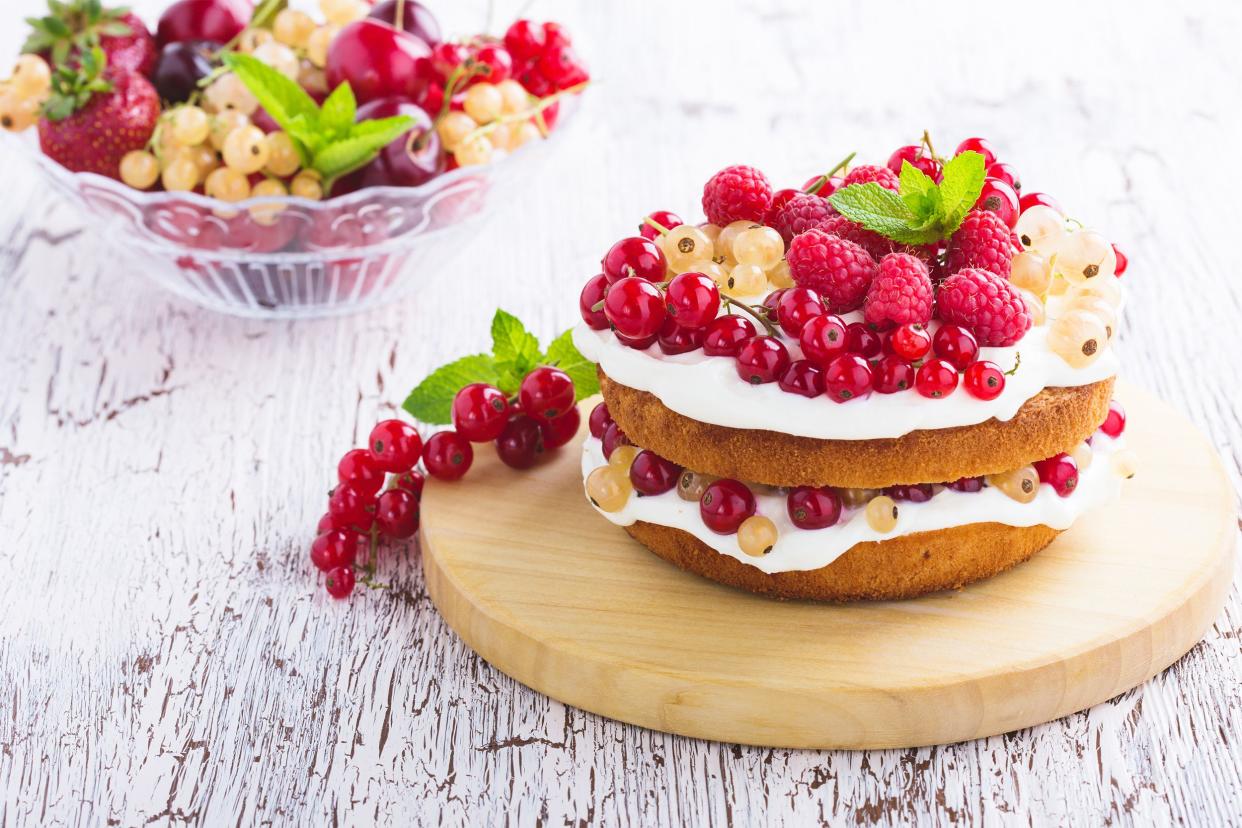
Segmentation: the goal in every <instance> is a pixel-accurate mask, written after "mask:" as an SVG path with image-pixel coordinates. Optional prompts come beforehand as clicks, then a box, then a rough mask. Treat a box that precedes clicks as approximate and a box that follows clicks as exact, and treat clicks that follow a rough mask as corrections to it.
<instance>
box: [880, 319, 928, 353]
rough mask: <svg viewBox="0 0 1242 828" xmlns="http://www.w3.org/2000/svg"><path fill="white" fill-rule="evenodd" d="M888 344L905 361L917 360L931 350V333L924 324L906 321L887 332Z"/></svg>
mask: <svg viewBox="0 0 1242 828" xmlns="http://www.w3.org/2000/svg"><path fill="white" fill-rule="evenodd" d="M888 346H889V348H891V349H892V352H893V353H894V354H896V355H897V356H899V357H901V358H902V359H904V360H905V361H906V362H917V361H918V360H920V359H922V358H923V357H925V356H927V354H928V352H929V351H931V347H932V335H931V333H929V332H928V330H927V326H926V325H920V324H919V323H917V322H907V323H905V324H904V325H898V326H897V328H896V329H895V330H894V331H893V332H892V333H891V334H889V336H888Z"/></svg>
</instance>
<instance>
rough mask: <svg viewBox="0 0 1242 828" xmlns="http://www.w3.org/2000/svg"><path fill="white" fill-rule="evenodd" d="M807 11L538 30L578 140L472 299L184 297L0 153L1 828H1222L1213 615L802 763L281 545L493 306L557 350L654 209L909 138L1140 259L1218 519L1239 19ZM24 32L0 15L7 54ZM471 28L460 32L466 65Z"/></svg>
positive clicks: (1230, 318) (1146, 307)
mask: <svg viewBox="0 0 1242 828" xmlns="http://www.w3.org/2000/svg"><path fill="white" fill-rule="evenodd" d="M151 5H152V4H150V3H147V4H139V7H140V8H144V9H149V8H151ZM438 5H440V6H447V5H454V4H447V3H440V4H438ZM829 5H830V4H817V3H810V2H807V3H794V2H779V3H765V4H751V3H743V2H695V3H675V4H674V3H655V2H644V3H637V2H636V3H626V4H620V3H612V4H602V3H600V4H595V3H592V4H585V3H582V4H568V3H562V4H556V3H551V2H546V0H545V2H540V3H535V4H533V6H532V8H531V10H530V11H531V13H533V14H535V15H539V16H546V17H556V18H559V19H563V20H564V21H565V22H566V23H568V24H569V25H570V26H571V27H572V29H573V30H574V31H576V32H580V33H581V41H582V43H583V48H584V51H586V52H587V53H588V54H589V56H590V59H591V62H592V65H593V68H594V69H595V73H596V76H597V78H598V79H599V80H600V83H599V85H598V87H597V88H596V89H595V90H594V91H593V93H592V97H593V99H594V105H593V107H592V109H591V111H590V112H589V116H590V118H591V119H592V120H591V123H589V124H588V123H583V124H580V126H581V127H582V128H581V129H578V130H577V131H576V134H575V135H574V136H573V137H572V139H571V140H570V141H569V144H568V145H567V148H566V152H565V153H564V157H563V159H560V160H559V161H558V162H557V164H556V167H555V169H552V170H549V173H548V175H547V176H546V178H545V180H544V181H543V182H542V183H541V185H540V186H539V187H538V188H537V189H534V190H532V192H531V193H530V197H529V199H528V200H527V201H526V202H525V203H524V204H523V205H522V208H523V209H520V210H514V209H510V210H507V211H505V212H504V213H503V215H499V216H497V217H496V218H495V219H494V220H492V221H490V222H488V223H487V224H486V226H484V227H483V228H481V229H480V231H479V235H478V239H477V243H476V244H474V245H473V246H472V247H471V249H470V250H469V251H468V252H467V254H466V259H465V261H464V262H462V264H461V265H460V266H459V267H457V268H455V269H454V270H453V271H452V272H441V273H427V274H421V275H420V277H419V278H421V279H425V285H424V286H423V287H421V288H420V289H419V292H418V293H416V294H415V295H414V296H412V297H411V298H410V299H408V300H407V301H404V302H402V303H399V304H396V305H394V306H392V307H388V308H383V309H380V310H377V311H375V312H373V313H369V314H366V315H363V316H358V317H353V318H348V319H343V320H329V321H316V322H306V323H297V324H284V323H281V324H263V323H258V322H248V321H240V320H236V319H231V318H227V317H222V316H218V315H214V314H211V313H208V312H204V311H202V310H199V309H197V308H196V307H194V306H191V305H189V304H186V303H184V302H182V301H180V300H177V299H173V298H170V297H169V296H167V295H165V294H163V293H161V292H160V291H159V290H157V289H156V288H153V287H151V286H150V285H149V284H148V283H147V282H146V281H145V280H144V279H143V278H142V276H141V274H139V273H135V272H130V271H128V270H127V269H125V268H123V267H118V266H117V265H115V264H114V263H113V262H110V261H109V259H108V258H107V257H106V256H105V255H104V254H103V252H102V251H103V248H102V246H101V244H100V240H99V239H98V238H97V237H95V236H94V235H93V234H92V233H91V232H90V228H89V221H88V220H86V219H84V218H83V217H82V216H80V215H78V214H76V213H75V212H74V211H73V210H72V209H71V208H70V207H69V206H68V205H67V204H66V203H64V202H62V201H60V200H58V199H56V198H54V197H52V196H50V195H49V194H48V193H47V192H46V187H44V186H43V185H41V184H40V182H38V181H36V180H34V178H33V177H32V175H31V174H30V173H29V171H27V170H24V169H20V168H18V167H17V166H16V165H15V164H14V163H13V159H11V158H5V159H4V161H6V162H8V163H3V164H0V170H2V171H3V176H4V193H5V194H4V196H3V198H2V199H0V824H2V825H9V824H12V825H35V824H40V825H57V824H83V825H99V824H104V823H108V824H118V825H138V824H143V823H148V824H180V823H184V822H189V823H208V824H226V823H227V824H240V825H250V824H256V823H280V824H324V823H328V822H331V823H332V824H338V823H344V824H366V823H370V822H373V821H381V822H390V821H391V822H402V823H413V822H417V823H435V822H437V821H443V822H444V823H447V824H458V823H462V822H466V821H469V822H471V823H473V824H495V823H499V822H502V821H503V822H511V823H515V824H530V823H533V822H542V823H547V824H560V823H566V824H568V823H570V822H575V823H579V822H581V823H596V822H598V823H604V824H626V823H642V824H656V823H693V824H709V825H716V824H726V823H730V822H737V823H739V824H755V823H783V822H791V823H792V822H798V823H805V822H814V821H820V822H824V823H834V824H839V823H845V822H870V821H873V820H883V821H892V822H902V823H909V822H927V823H931V822H939V823H944V822H946V821H948V820H951V819H966V818H972V819H974V820H977V821H979V822H984V823H988V824H994V823H1008V822H1023V823H1025V822H1032V823H1041V824H1047V823H1079V824H1099V823H1102V822H1121V823H1128V822H1140V823H1143V822H1154V823H1168V822H1169V821H1179V822H1187V823H1191V824H1200V825H1203V824H1220V823H1222V822H1226V821H1230V820H1237V819H1239V805H1238V803H1239V802H1240V801H1242V776H1240V771H1239V766H1240V765H1242V748H1240V747H1239V739H1238V736H1237V734H1238V733H1239V732H1242V692H1240V690H1239V682H1240V675H1242V655H1240V651H1239V636H1240V635H1242V603H1240V602H1239V600H1238V595H1237V593H1236V592H1235V593H1234V595H1233V596H1232V598H1231V599H1230V602H1229V606H1228V609H1227V610H1226V612H1225V614H1224V615H1222V617H1221V618H1220V619H1219V620H1218V622H1217V624H1216V625H1215V626H1214V627H1213V628H1212V629H1211V630H1210V631H1209V632H1208V634H1207V636H1206V638H1205V639H1204V641H1203V642H1202V643H1201V644H1199V645H1198V646H1197V647H1196V648H1195V649H1194V650H1192V651H1191V652H1190V654H1189V655H1187V656H1186V657H1185V658H1184V659H1183V660H1182V661H1180V662H1179V663H1178V664H1176V665H1175V666H1174V667H1172V668H1170V669H1169V670H1168V671H1166V672H1165V673H1164V674H1162V675H1160V676H1158V677H1157V678H1156V679H1154V680H1153V681H1151V682H1150V683H1148V684H1147V685H1145V686H1143V687H1141V688H1139V689H1137V690H1135V691H1132V692H1130V693H1126V694H1125V695H1123V696H1121V697H1119V698H1117V699H1114V700H1112V701H1110V702H1108V703H1106V704H1103V705H1100V706H1099V707H1096V708H1093V709H1091V710H1089V711H1086V712H1084V713H1081V714H1078V715H1075V716H1071V717H1069V718H1067V719H1064V720H1061V721H1057V722H1052V723H1050V724H1047V725H1043V726H1041V727H1037V728H1033V729H1031V730H1028V731H1022V732H1019V733H1014V734H1010V735H1008V736H1003V737H996V738H992V739H987V740H983V741H978V742H972V743H968V744H958V745H950V746H946V747H936V748H926V749H920V750H906V751H875V752H859V753H811V752H794V751H785V750H780V751H773V750H761V749H754V748H742V747H737V746H733V745H720V744H710V743H704V742H698V741H693V740H689V739H685V738H680V737H675V736H667V735H664V734H660V733H653V732H648V731H644V730H640V729H637V728H634V727H630V726H626V725H621V724H618V723H616V722H612V721H607V720H604V719H601V718H599V717H596V716H593V715H590V714H587V713H583V712H580V711H577V710H574V709H570V708H566V707H564V706H562V705H561V704H558V703H556V702H553V701H550V700H548V699H546V698H543V697H541V696H538V695H536V694H534V693H533V692H531V691H529V690H527V689H526V688H524V687H522V686H519V685H517V684H516V683H515V682H513V681H512V680H510V679H508V678H507V677H505V676H504V675H502V674H500V673H498V672H497V671H495V670H493V669H492V668H491V667H489V666H488V665H487V664H486V663H484V662H482V661H481V660H480V659H478V658H477V657H475V656H474V655H473V654H472V653H471V652H470V651H469V650H467V649H466V648H465V647H464V646H463V645H462V644H461V643H459V642H458V641H457V639H456V638H455V637H454V635H453V634H452V633H451V632H450V630H449V629H448V628H447V627H446V626H445V625H444V624H443V623H442V622H441V620H440V618H439V617H438V615H437V614H436V611H435V609H434V608H433V606H432V605H431V603H430V601H429V600H428V598H427V595H426V592H425V590H424V588H423V582H422V578H421V574H420V570H419V565H418V552H417V548H416V547H415V546H414V545H411V546H410V547H409V548H407V549H402V550H399V551H398V552H397V553H396V554H395V555H394V556H393V558H394V559H393V560H390V561H388V562H387V563H386V564H385V565H384V571H385V574H386V575H387V576H389V578H390V579H391V580H392V581H393V582H394V583H395V585H396V588H395V589H393V590H392V591H391V592H380V593H366V594H360V595H358V596H356V597H355V598H354V599H353V600H351V601H349V602H345V603H340V602H334V601H332V600H330V599H328V598H327V597H326V595H325V594H324V593H323V591H322V589H320V588H318V586H317V584H316V579H315V577H314V575H313V574H312V571H311V568H310V566H309V563H308V562H307V560H306V548H307V544H308V542H309V541H310V538H311V535H312V530H313V527H314V524H315V521H316V520H317V518H318V517H319V515H320V513H321V511H322V508H323V504H324V493H325V492H326V490H327V488H328V486H329V485H330V483H331V480H332V474H333V467H334V464H335V461H336V458H337V457H338V456H339V455H340V454H341V453H342V452H343V451H344V450H345V449H347V448H349V447H350V446H352V445H355V444H357V443H359V442H360V441H361V440H362V439H364V437H365V435H366V433H367V431H368V430H369V428H370V426H371V424H372V423H374V422H375V420H376V419H377V418H378V417H383V416H385V415H387V414H389V413H391V412H392V411H393V410H394V408H395V407H396V406H397V405H399V403H400V401H401V400H402V398H403V396H404V394H405V392H406V391H407V390H408V389H409V388H410V387H411V386H412V385H413V384H414V383H415V382H417V380H418V379H420V378H421V377H422V376H423V374H424V373H425V372H426V371H427V370H429V369H430V368H432V367H434V366H435V365H437V364H439V363H440V362H442V361H444V360H446V359H448V358H450V357H452V356H454V355H457V354H461V353H465V352H467V351H471V350H478V349H480V346H482V345H483V344H484V342H485V336H486V324H487V320H488V319H489V318H490V316H491V314H492V311H493V309H494V308H495V306H496V305H497V304H500V305H503V306H504V307H505V308H507V309H510V310H512V311H514V312H516V313H518V314H519V315H520V316H522V317H523V318H524V319H525V320H526V321H527V322H528V323H529V324H530V325H532V326H533V327H534V328H536V329H537V330H538V331H539V332H540V333H541V334H542V335H544V336H545V337H546V336H549V335H551V334H553V333H555V332H557V331H559V330H562V329H564V328H565V327H567V326H568V325H570V324H571V323H573V322H574V321H575V319H576V317H577V312H576V309H575V304H574V298H575V296H576V292H577V286H578V285H579V284H580V283H581V282H582V280H583V279H584V278H585V277H587V276H589V275H590V274H591V273H593V272H594V267H595V262H597V260H598V258H599V257H600V255H601V254H602V252H603V250H604V249H605V248H606V246H607V244H609V243H610V242H611V241H612V240H614V239H615V238H617V237H619V236H621V235H623V234H624V233H625V232H626V230H627V229H628V228H630V227H631V226H633V225H634V224H635V223H636V222H637V221H638V219H639V217H640V216H641V215H642V214H644V213H645V212H646V211H648V210H651V209H656V208H669V209H675V210H679V211H685V212H688V213H691V214H693V213H695V212H696V205H697V201H698V191H699V187H700V186H701V184H702V182H703V181H704V180H705V179H706V178H707V176H708V175H710V174H711V173H712V172H714V171H715V170H716V169H718V168H719V167H721V166H723V165H725V164H728V163H735V162H748V163H755V164H759V165H761V166H763V167H764V168H765V169H766V170H768V171H769V173H770V174H771V176H772V177H773V178H774V179H775V180H776V181H778V182H780V183H781V184H785V185H796V184H797V183H800V182H801V181H803V180H804V179H805V178H807V177H808V176H809V175H810V174H811V173H812V172H816V171H819V170H820V169H822V168H823V167H824V166H826V165H828V164H831V163H832V162H834V161H836V160H837V159H838V158H839V157H840V156H843V155H845V154H846V153H847V152H848V151H850V150H853V149H860V150H864V151H865V150H867V149H868V148H869V149H870V151H871V154H872V155H873V158H874V159H875V160H883V158H884V157H886V156H887V152H888V151H889V150H890V149H891V148H892V147H894V146H896V145H897V144H900V143H905V142H907V141H908V140H910V139H913V138H914V137H916V136H917V135H918V134H919V132H920V131H921V130H922V129H923V128H924V127H928V128H930V129H931V130H932V134H933V136H934V137H937V138H938V140H939V142H940V143H941V145H942V146H944V147H946V148H948V147H949V146H950V145H952V144H954V143H955V142H956V141H957V140H959V139H960V138H962V137H964V136H966V135H970V134H985V135H987V136H989V137H991V138H992V139H993V140H994V142H995V143H996V144H997V145H998V146H999V147H1001V148H1002V150H1003V153H1004V155H1005V156H1006V158H1008V159H1012V160H1013V161H1014V162H1015V163H1016V164H1018V165H1019V167H1020V168H1021V170H1022V172H1023V177H1024V180H1025V182H1026V184H1027V186H1028V188H1030V189H1039V190H1049V191H1051V192H1053V193H1054V194H1055V195H1057V196H1058V197H1059V198H1060V199H1061V200H1062V202H1063V203H1064V204H1066V205H1068V206H1069V207H1070V208H1071V210H1072V211H1073V212H1074V213H1075V214H1077V215H1078V216H1080V217H1082V218H1083V219H1086V220H1088V221H1090V222H1091V223H1093V224H1095V225H1097V226H1099V227H1100V228H1101V229H1103V230H1105V231H1106V232H1107V233H1108V234H1110V235H1111V236H1112V237H1114V238H1115V239H1117V240H1118V241H1119V242H1120V243H1121V244H1122V245H1123V246H1124V247H1125V249H1126V251H1127V252H1128V253H1129V254H1130V257H1131V262H1132V264H1131V269H1130V272H1129V273H1128V274H1127V275H1126V277H1125V278H1126V281H1127V283H1128V285H1129V287H1130V289H1131V293H1130V305H1129V307H1128V308H1127V311H1126V319H1125V326H1124V328H1123V330H1122V334H1121V342H1122V347H1123V348H1124V355H1125V358H1126V360H1127V362H1126V369H1125V372H1126V376H1127V377H1128V378H1129V379H1131V380H1133V381H1136V382H1139V383H1142V384H1144V385H1146V386H1147V387H1149V388H1152V389H1154V390H1156V391H1157V392H1159V393H1160V394H1161V395H1162V396H1163V397H1164V398H1165V399H1167V400H1169V401H1170V402H1172V403H1173V404H1174V405H1175V406H1176V407H1178V408H1179V409H1180V410H1182V411H1184V412H1185V413H1186V414H1187V415H1188V416H1189V417H1190V418H1191V419H1192V420H1194V421H1195V422H1196V423H1197V424H1198V425H1199V426H1200V427H1201V428H1203V429H1204V430H1205V431H1206V432H1207V434H1208V435H1210V438H1211V439H1212V441H1213V442H1214V443H1215V444H1216V445H1217V446H1218V447H1219V448H1220V451H1221V453H1222V455H1223V458H1224V460H1225V463H1226V465H1227V466H1228V468H1229V470H1230V474H1231V475H1232V478H1233V481H1234V483H1235V485H1236V484H1238V482H1239V480H1240V479H1242V417H1239V413H1238V408H1239V406H1240V404H1242V391H1239V387H1240V381H1242V369H1240V368H1239V364H1240V363H1239V345H1240V344H1242V337H1240V335H1239V330H1240V328H1242V324H1240V322H1239V320H1240V319H1242V281H1240V280H1239V276H1238V274H1239V267H1238V264H1237V257H1238V255H1239V253H1238V238H1239V234H1238V229H1237V228H1238V225H1237V212H1238V208H1237V199H1238V185H1239V183H1242V176H1240V175H1239V172H1238V170H1239V167H1238V164H1239V161H1238V149H1237V147H1238V136H1239V135H1240V134H1242V116H1239V114H1238V108H1237V103H1238V101H1237V89H1238V88H1239V87H1240V86H1242V68H1240V67H1242V63H1240V61H1239V58H1238V56H1237V51H1236V43H1237V42H1238V40H1239V38H1242V7H1239V6H1238V4H1236V3H1227V2H1224V0H1220V2H1199V3H1189V4H1182V6H1183V7H1178V8H1175V7H1173V6H1170V5H1169V4H1163V5H1160V6H1158V7H1152V8H1151V9H1149V10H1146V11H1141V10H1140V9H1139V7H1138V6H1137V5H1136V4H1122V3H1115V4H1108V5H1106V4H1094V3H1092V4H1086V3H1075V2H1065V3H1059V2H1056V3H1047V4H1034V5H1030V4H1025V5H1022V6H1020V7H1013V11H1007V10H1006V9H1007V8H1009V7H1008V6H1007V5H1005V4H1001V3H989V4H985V3H979V4H964V5H962V6H960V7H950V4H941V5H939V6H935V7H932V6H928V5H926V4H915V3H892V4H881V3H867V4H863V3H858V4H848V5H847V4H843V3H837V4H831V8H829ZM758 6H762V7H763V8H762V10H759V9H757V8H756V7H758ZM15 7H17V8H16V9H15ZM36 8H37V4H36V0H17V1H16V2H12V0H11V2H8V3H6V4H5V9H4V11H3V12H0V14H2V15H3V22H4V26H5V28H4V30H3V32H2V34H0V46H3V47H4V49H3V53H5V54H11V53H12V52H13V51H14V50H15V49H16V38H17V37H18V34H19V32H18V27H17V26H16V19H17V16H18V13H19V12H27V13H28V12H32V11H34V10H36ZM516 11H517V4H516V3H500V4H498V9H497V19H501V20H503V19H507V18H508V17H511V16H512V15H513V14H514V13H516ZM482 18H483V15H482V12H481V11H480V10H479V9H477V8H473V9H472V8H466V9H465V10H460V9H459V10H457V11H456V12H455V15H454V18H452V19H455V20H456V22H457V24H458V25H456V26H453V27H452V28H453V29H455V30H456V31H458V32H461V31H464V30H465V28H466V27H468V26H473V28H476V29H477V28H478V27H479V26H480V25H481V21H482ZM497 552H498V554H503V550H497ZM1169 554H1177V550H1176V549H1170V550H1169Z"/></svg>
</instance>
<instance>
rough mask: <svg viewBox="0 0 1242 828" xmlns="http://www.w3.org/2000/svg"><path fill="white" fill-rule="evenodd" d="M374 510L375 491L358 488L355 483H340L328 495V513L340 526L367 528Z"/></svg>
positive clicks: (369, 525)
mask: <svg viewBox="0 0 1242 828" xmlns="http://www.w3.org/2000/svg"><path fill="white" fill-rule="evenodd" d="M374 511H375V493H374V492H367V491H366V490H364V489H360V488H358V484H356V483H341V484H340V485H338V486H337V487H336V488H335V489H333V490H332V494H331V495H330V496H329V497H328V513H329V514H330V515H332V519H333V520H335V521H336V522H337V524H339V525H342V526H350V527H355V528H358V529H364V530H365V529H369V528H370V527H371V518H372V514H373V513H374Z"/></svg>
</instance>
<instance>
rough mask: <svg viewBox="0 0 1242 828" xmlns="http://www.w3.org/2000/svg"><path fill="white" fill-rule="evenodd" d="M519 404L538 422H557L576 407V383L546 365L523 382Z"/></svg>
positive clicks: (557, 369)
mask: <svg viewBox="0 0 1242 828" xmlns="http://www.w3.org/2000/svg"><path fill="white" fill-rule="evenodd" d="M518 402H520V403H521V404H522V410H523V411H525V412H526V413H527V414H529V415H530V416H532V417H534V418H535V419H537V420H544V421H546V420H555V419H556V418H557V417H559V416H561V415H562V414H564V413H565V412H566V411H568V410H569V409H571V408H573V406H574V381H573V380H571V379H570V378H569V374H566V373H565V372H564V371H562V370H561V369H560V368H553V367H552V366H550V365H544V366H542V367H539V368H536V369H535V370H533V371H531V372H530V373H529V374H527V375H526V377H525V378H524V379H523V380H522V385H521V387H520V388H519V389H518ZM459 430H460V429H459Z"/></svg>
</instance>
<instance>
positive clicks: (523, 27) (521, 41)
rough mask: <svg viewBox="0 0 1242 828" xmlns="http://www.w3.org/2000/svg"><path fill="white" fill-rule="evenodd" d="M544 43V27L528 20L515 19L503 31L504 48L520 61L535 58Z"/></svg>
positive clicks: (545, 36)
mask: <svg viewBox="0 0 1242 828" xmlns="http://www.w3.org/2000/svg"><path fill="white" fill-rule="evenodd" d="M546 44H547V35H546V33H545V31H544V27H543V26H541V25H540V24H538V23H532V22H531V21H529V20H515V21H514V22H513V24H512V25H510V26H509V28H508V30H507V31H506V32H505V48H507V49H508V50H509V53H510V54H511V55H513V57H514V58H516V59H517V60H520V61H527V60H534V59H536V58H537V57H539V55H540V54H542V53H543V47H544V46H545V45H546Z"/></svg>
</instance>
